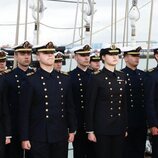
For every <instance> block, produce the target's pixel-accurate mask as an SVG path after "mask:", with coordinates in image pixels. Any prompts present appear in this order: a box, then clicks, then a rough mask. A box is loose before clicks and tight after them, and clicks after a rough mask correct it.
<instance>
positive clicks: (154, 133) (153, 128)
mask: <svg viewBox="0 0 158 158" xmlns="http://www.w3.org/2000/svg"><path fill="white" fill-rule="evenodd" d="M150 131H151V134H152V135H153V136H155V135H158V128H157V127H152V128H150Z"/></svg>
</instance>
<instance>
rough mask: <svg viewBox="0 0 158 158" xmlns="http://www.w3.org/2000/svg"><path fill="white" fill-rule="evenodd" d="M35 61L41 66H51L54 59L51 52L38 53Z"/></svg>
mask: <svg viewBox="0 0 158 158" xmlns="http://www.w3.org/2000/svg"><path fill="white" fill-rule="evenodd" d="M37 59H38V61H39V63H40V65H41V66H53V65H54V60H55V57H54V53H53V52H52V51H50V52H40V53H38V54H37Z"/></svg>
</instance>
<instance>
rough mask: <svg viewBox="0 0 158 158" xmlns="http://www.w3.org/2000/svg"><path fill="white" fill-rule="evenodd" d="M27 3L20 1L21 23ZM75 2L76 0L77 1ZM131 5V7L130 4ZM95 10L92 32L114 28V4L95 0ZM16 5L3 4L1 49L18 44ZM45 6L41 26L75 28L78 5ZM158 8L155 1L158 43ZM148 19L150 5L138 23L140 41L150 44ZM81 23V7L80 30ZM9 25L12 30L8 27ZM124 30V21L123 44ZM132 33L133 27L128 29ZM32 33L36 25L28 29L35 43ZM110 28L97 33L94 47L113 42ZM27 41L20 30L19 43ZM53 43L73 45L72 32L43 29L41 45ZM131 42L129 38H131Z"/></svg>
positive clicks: (121, 7)
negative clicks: (112, 21)
mask: <svg viewBox="0 0 158 158" xmlns="http://www.w3.org/2000/svg"><path fill="white" fill-rule="evenodd" d="M25 1H26V0H21V16H20V23H24V22H25ZM74 1H75V0H74ZM129 1H130V5H131V0H129ZM149 1H150V0H138V7H142V6H143V5H144V4H146V3H147V2H149ZM30 2H31V0H29V4H30ZM95 2H96V5H95V10H96V13H95V15H94V24H93V26H94V28H93V32H96V31H98V30H100V29H102V28H104V27H106V26H109V25H110V24H111V0H95ZM117 3H118V7H117V10H118V13H117V18H118V20H119V19H121V18H123V17H124V12H125V0H117ZM17 4H18V0H0V6H1V9H0V45H2V44H10V45H14V43H15V30H16V27H15V25H13V26H12V25H10V24H16V20H17ZM44 5H45V7H47V9H46V10H45V11H44V15H43V18H42V19H41V23H44V24H46V25H48V26H52V27H56V28H63V27H64V28H73V26H74V20H75V12H76V4H70V3H59V2H53V1H46V0H44ZM156 6H158V1H157V0H154V9H153V20H152V33H151V40H152V41H158V31H157V28H156V27H158V12H156ZM149 15H150V3H149V4H148V5H146V6H144V7H143V8H141V9H140V19H139V21H138V22H137V30H136V32H137V37H136V40H137V41H147V40H148V30H149ZM33 21H34V19H33V18H32V11H31V9H30V8H29V14H28V22H33ZM80 22H81V6H80V8H79V13H78V22H77V26H80ZM4 24H6V25H4ZM7 24H8V25H9V26H7ZM123 26H124V21H120V22H119V23H117V42H122V39H123ZM129 29H130V26H129ZM33 30H34V24H29V25H28V38H27V39H28V40H29V41H30V42H31V43H32V42H33ZM110 35H111V32H110V27H109V28H107V29H104V30H102V31H100V32H99V33H96V34H95V35H94V36H93V40H92V42H93V43H105V42H106V43H107V42H110ZM79 36H80V32H79V30H77V31H76V40H78V39H79ZM129 36H130V30H129ZM23 40H24V25H21V26H20V32H19V43H21V42H22V41H23ZM50 40H51V41H53V42H54V43H55V44H57V45H67V44H70V43H71V42H72V40H73V30H72V29H70V30H61V29H52V28H48V27H45V26H40V43H43V42H44V41H50ZM129 40H130V38H129Z"/></svg>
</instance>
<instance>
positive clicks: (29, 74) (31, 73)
mask: <svg viewBox="0 0 158 158" xmlns="http://www.w3.org/2000/svg"><path fill="white" fill-rule="evenodd" d="M34 73H35V72H30V73H28V74H26V76H31V75H33V74H34Z"/></svg>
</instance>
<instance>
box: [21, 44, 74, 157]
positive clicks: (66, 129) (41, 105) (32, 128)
mask: <svg viewBox="0 0 158 158" xmlns="http://www.w3.org/2000/svg"><path fill="white" fill-rule="evenodd" d="M33 49H34V50H35V52H36V54H37V59H38V61H39V64H40V67H39V69H37V71H36V72H35V73H34V74H33V75H31V76H29V78H28V81H27V82H26V83H24V85H23V88H22V92H21V96H20V107H19V109H20V116H19V126H20V139H21V141H22V148H23V149H26V150H30V152H31V156H32V157H33V158H67V154H68V141H69V142H73V140H74V132H75V131H76V121H75V120H76V119H75V110H74V104H73V100H72V91H71V82H70V78H69V76H68V75H65V74H62V73H61V72H58V71H56V70H54V69H53V66H54V60H55V59H54V58H55V57H54V53H55V47H54V45H53V43H52V42H49V43H47V44H46V45H43V46H37V47H34V48H33Z"/></svg>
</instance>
